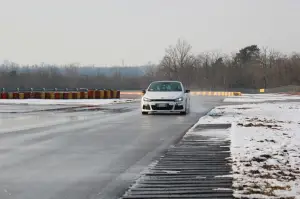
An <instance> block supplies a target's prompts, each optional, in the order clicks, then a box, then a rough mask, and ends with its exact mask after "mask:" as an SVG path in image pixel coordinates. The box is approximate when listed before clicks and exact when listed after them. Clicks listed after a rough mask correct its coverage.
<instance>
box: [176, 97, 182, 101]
mask: <svg viewBox="0 0 300 199" xmlns="http://www.w3.org/2000/svg"><path fill="white" fill-rule="evenodd" d="M175 101H176V102H182V101H183V97H179V98H177V99H176V100H175Z"/></svg>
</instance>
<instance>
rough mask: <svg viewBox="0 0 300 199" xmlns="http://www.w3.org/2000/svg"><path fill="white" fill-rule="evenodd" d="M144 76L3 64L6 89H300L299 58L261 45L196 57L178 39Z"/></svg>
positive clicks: (0, 73)
mask: <svg viewBox="0 0 300 199" xmlns="http://www.w3.org/2000/svg"><path fill="white" fill-rule="evenodd" d="M20 67H22V70H20ZM143 68H145V70H144V75H142V76H132V77H128V76H126V77H125V76H122V75H121V74H120V72H118V71H115V72H114V74H113V75H111V76H107V75H103V74H97V75H93V76H89V75H81V74H80V73H79V72H78V70H79V66H76V65H68V66H64V71H65V72H64V73H62V72H61V70H59V67H58V66H41V65H40V66H39V65H35V66H26V67H24V66H19V65H17V64H15V63H9V64H8V63H5V64H2V65H0V87H2V88H104V89H105V88H106V89H108V88H111V89H133V90H135V89H143V88H145V87H146V86H147V85H148V84H149V83H150V82H151V81H155V80H179V81H182V82H183V83H184V84H185V85H186V86H187V87H190V88H192V89H211V90H214V89H215V90H218V89H222V90H224V89H226V90H229V89H235V90H238V89H241V88H243V89H258V88H274V87H280V86H287V85H300V54H298V53H292V54H290V55H285V54H283V53H281V52H278V51H275V50H270V49H268V48H262V49H260V48H259V47H258V46H257V45H250V46H246V47H244V48H241V49H240V50H239V51H238V52H237V53H235V54H232V55H225V54H222V53H220V52H205V53H201V54H197V55H195V54H193V53H192V46H191V45H190V44H188V43H187V42H186V41H183V40H178V42H177V43H176V44H175V45H174V46H169V47H168V48H167V49H166V51H165V55H164V56H163V58H162V60H161V61H160V63H159V64H157V65H151V64H149V65H147V67H143Z"/></svg>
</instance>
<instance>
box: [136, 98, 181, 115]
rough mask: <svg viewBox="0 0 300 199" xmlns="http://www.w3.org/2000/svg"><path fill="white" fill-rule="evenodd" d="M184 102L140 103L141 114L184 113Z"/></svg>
mask: <svg viewBox="0 0 300 199" xmlns="http://www.w3.org/2000/svg"><path fill="white" fill-rule="evenodd" d="M185 108H186V107H185V104H184V102H169V101H159V102H157V101H154V102H145V101H142V103H141V109H142V112H159V113H176V112H178V113H179V112H183V111H185Z"/></svg>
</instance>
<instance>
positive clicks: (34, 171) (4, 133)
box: [0, 97, 221, 199]
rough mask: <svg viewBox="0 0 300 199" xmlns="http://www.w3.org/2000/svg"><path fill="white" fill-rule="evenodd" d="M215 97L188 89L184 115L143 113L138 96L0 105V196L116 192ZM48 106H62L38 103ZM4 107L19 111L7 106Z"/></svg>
mask: <svg viewBox="0 0 300 199" xmlns="http://www.w3.org/2000/svg"><path fill="white" fill-rule="evenodd" d="M220 103H221V98H219V97H193V98H192V112H191V113H190V114H188V115H186V116H181V115H147V116H144V115H141V113H140V110H139V107H140V105H139V103H128V104H116V105H110V106H106V107H95V106H94V107H76V108H74V107H67V106H65V107H62V106H55V107H53V106H48V107H41V106H37V107H35V106H30V108H29V107H28V106H27V107H26V106H11V107H10V106H8V105H7V106H1V107H2V109H1V111H2V113H0V198H1V199H12V198H13V199H27V198H28V199H41V198H43V199H61V198H65V199H82V198H88V199H95V198H97V199H99V198H109V199H114V198H118V197H119V196H122V195H123V194H124V192H125V191H126V190H127V188H128V186H129V185H130V184H131V183H132V182H133V181H134V180H135V179H136V178H137V177H138V176H139V173H140V172H141V171H142V170H143V169H144V168H145V167H146V166H147V165H149V164H150V163H151V162H152V161H153V160H156V159H158V158H159V157H160V156H161V155H162V154H163V153H164V151H165V150H166V149H167V148H168V147H169V146H170V145H172V144H174V143H175V142H176V141H178V140H179V139H180V138H181V136H182V135H183V133H184V132H185V131H186V130H187V129H188V128H189V127H190V126H192V125H193V124H194V123H195V122H196V121H197V120H198V118H199V117H200V116H202V115H204V114H205V113H206V112H207V111H209V110H210V109H211V108H213V107H214V106H215V105H218V104H220ZM1 107H0V108H1ZM49 108H52V109H53V108H54V109H60V108H63V109H64V108H66V109H65V110H61V109H60V110H55V111H53V110H52V111H38V110H45V109H49ZM86 109H87V110H86ZM3 110H7V111H6V113H3V112H5V111H3ZM11 110H12V112H17V110H22V111H24V112H23V113H7V112H9V111H11ZM31 110H34V112H30V111H31ZM26 112H27V113H26Z"/></svg>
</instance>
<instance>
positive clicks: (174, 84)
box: [141, 81, 190, 115]
mask: <svg viewBox="0 0 300 199" xmlns="http://www.w3.org/2000/svg"><path fill="white" fill-rule="evenodd" d="M189 92H190V90H185V88H184V86H183V84H182V83H181V82H179V81H155V82H152V83H151V84H150V85H149V87H148V88H147V90H143V94H144V95H143V97H142V100H141V109H142V114H148V113H180V114H182V115H185V114H187V113H188V112H189V111H190V95H189Z"/></svg>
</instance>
